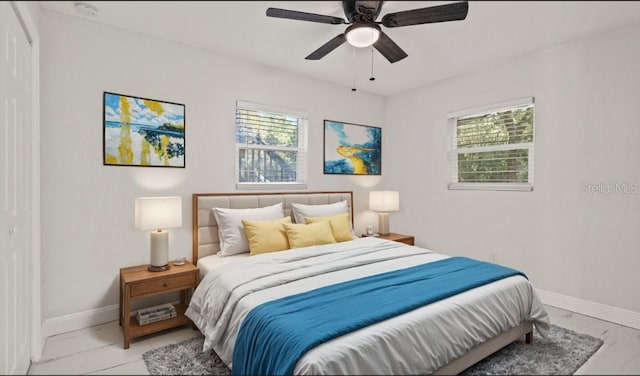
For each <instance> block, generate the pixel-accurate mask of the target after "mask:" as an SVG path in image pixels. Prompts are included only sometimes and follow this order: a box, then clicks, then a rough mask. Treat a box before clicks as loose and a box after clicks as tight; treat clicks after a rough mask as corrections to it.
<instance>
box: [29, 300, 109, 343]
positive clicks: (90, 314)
mask: <svg viewBox="0 0 640 376" xmlns="http://www.w3.org/2000/svg"><path fill="white" fill-rule="evenodd" d="M118 310H119V307H118V305H117V304H113V305H110V306H106V307H100V308H96V309H90V310H88V311H83V312H78V313H72V314H70V315H64V316H59V317H54V318H50V319H46V320H44V323H43V324H42V334H43V337H44V338H45V339H46V338H48V337H51V336H55V335H57V334H61V333H65V332H70V331H73V330H78V329H84V328H88V327H90V326H94V325H100V324H104V323H107V322H109V321H114V320H117V319H118ZM43 342H44V341H43Z"/></svg>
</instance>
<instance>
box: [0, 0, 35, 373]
mask: <svg viewBox="0 0 640 376" xmlns="http://www.w3.org/2000/svg"><path fill="white" fill-rule="evenodd" d="M31 106H32V104H31V45H30V44H29V41H28V39H27V37H26V34H25V32H24V31H23V29H22V26H21V24H20V22H19V20H18V17H17V16H16V13H15V12H14V9H13V7H12V5H11V3H9V2H1V3H0V281H1V282H0V373H2V374H24V373H26V372H27V370H28V369H29V364H30V351H31V335H30V331H31V329H30V328H31V274H32V268H31V262H32V261H31V251H32V250H31V200H32V198H31V173H32V167H31V166H32V164H31V162H32V160H31V158H32V156H31V154H32V150H31V137H32V135H31Z"/></svg>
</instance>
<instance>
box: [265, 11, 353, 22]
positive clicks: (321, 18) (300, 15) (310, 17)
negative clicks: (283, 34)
mask: <svg viewBox="0 0 640 376" xmlns="http://www.w3.org/2000/svg"><path fill="white" fill-rule="evenodd" d="M267 16H269V17H277V18H287V19H290V20H298V21H311V22H319V23H325V24H332V25H340V24H343V23H346V22H345V20H344V19H342V18H340V17H333V16H325V15H322V14H315V13H306V12H298V11H297V10H287V9H280V8H269V9H267Z"/></svg>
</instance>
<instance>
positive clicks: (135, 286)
mask: <svg viewBox="0 0 640 376" xmlns="http://www.w3.org/2000/svg"><path fill="white" fill-rule="evenodd" d="M170 265H171V266H170V268H169V270H165V271H162V272H150V271H148V270H147V266H148V265H146V264H145V265H138V266H132V267H129V268H121V269H120V302H119V305H120V325H121V326H122V330H123V332H124V348H125V349H128V348H129V342H130V340H131V339H133V338H136V337H141V336H144V335H147V334H151V333H155V332H158V331H161V330H165V329H169V328H174V327H176V326H181V325H187V324H190V323H191V320H189V318H188V317H187V316H185V315H184V312H185V311H186V309H187V304H188V302H189V299H190V298H191V294H192V293H193V289H194V288H195V287H196V286H197V285H198V277H199V271H198V268H196V267H195V266H194V265H193V264H191V263H189V262H187V263H185V264H184V265H181V266H176V265H173V264H170ZM174 291H180V304H178V305H176V311H177V316H176V317H174V318H171V319H167V320H163V321H158V322H154V323H151V324H146V325H138V322H137V320H136V319H135V318H134V319H133V320H132V319H131V314H132V312H130V310H131V300H133V299H139V298H146V297H149V296H154V295H160V294H166V293H170V292H174Z"/></svg>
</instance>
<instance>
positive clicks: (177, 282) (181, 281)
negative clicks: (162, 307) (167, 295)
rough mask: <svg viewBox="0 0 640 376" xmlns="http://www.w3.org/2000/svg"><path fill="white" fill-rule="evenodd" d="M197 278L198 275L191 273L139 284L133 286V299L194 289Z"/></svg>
mask: <svg viewBox="0 0 640 376" xmlns="http://www.w3.org/2000/svg"><path fill="white" fill-rule="evenodd" d="M196 278H197V274H196V273H189V274H184V275H176V276H171V277H164V278H158V279H153V280H150V281H143V282H138V283H135V284H132V285H131V297H134V296H141V295H147V294H157V293H161V292H162V291H171V290H180V289H184V288H187V287H193V286H194V285H195V283H196Z"/></svg>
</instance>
